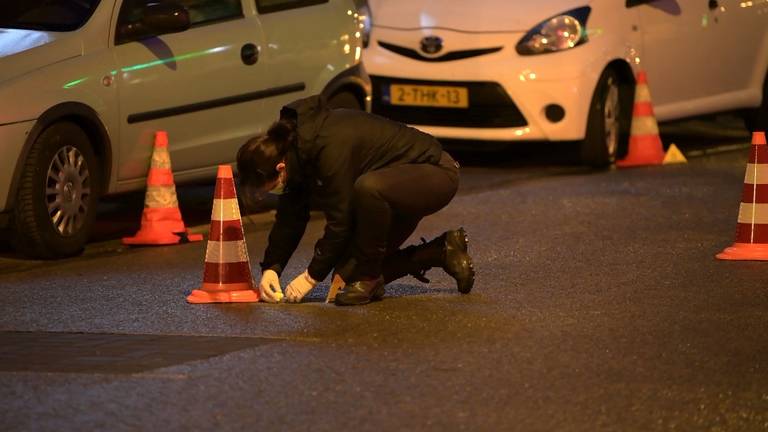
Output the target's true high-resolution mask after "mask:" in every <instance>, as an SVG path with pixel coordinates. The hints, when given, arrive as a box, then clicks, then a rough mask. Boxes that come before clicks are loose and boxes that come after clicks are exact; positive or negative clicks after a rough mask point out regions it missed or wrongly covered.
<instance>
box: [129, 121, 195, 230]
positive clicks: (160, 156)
mask: <svg viewBox="0 0 768 432" xmlns="http://www.w3.org/2000/svg"><path fill="white" fill-rule="evenodd" d="M202 239H203V236H202V234H190V233H188V232H187V228H186V227H185V226H184V220H182V218H181V212H180V211H179V201H178V199H177V198H176V185H175V183H174V181H173V171H172V170H171V156H170V154H169V153H168V134H167V133H166V132H165V131H158V132H155V147H154V149H153V150H152V161H151V163H150V166H149V174H148V175H147V192H146V194H145V195H144V212H143V213H142V215H141V228H140V229H139V231H138V232H137V233H136V235H134V236H133V237H123V244H127V245H170V244H177V243H182V242H183V243H186V242H192V241H200V240H202Z"/></svg>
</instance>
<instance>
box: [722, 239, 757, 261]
mask: <svg viewBox="0 0 768 432" xmlns="http://www.w3.org/2000/svg"><path fill="white" fill-rule="evenodd" d="M715 256H716V257H717V259H721V260H732V261H735V260H739V261H768V245H765V244H755V243H734V244H733V246H730V247H727V248H725V250H723V251H722V252H720V253H719V254H717V255H715Z"/></svg>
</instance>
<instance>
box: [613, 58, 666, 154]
mask: <svg viewBox="0 0 768 432" xmlns="http://www.w3.org/2000/svg"><path fill="white" fill-rule="evenodd" d="M665 156H666V154H665V153H664V146H663V145H662V144H661V137H660V136H659V125H658V123H656V116H655V115H654V114H653V103H652V102H651V91H650V90H649V89H648V76H647V75H646V73H645V72H644V71H640V72H638V73H637V85H636V87H635V104H634V107H633V108H632V126H631V128H630V131H629V152H628V153H627V157H626V158H624V159H622V160H620V161H616V166H617V167H620V168H626V167H635V166H643V165H661V164H662V162H664V157H665Z"/></svg>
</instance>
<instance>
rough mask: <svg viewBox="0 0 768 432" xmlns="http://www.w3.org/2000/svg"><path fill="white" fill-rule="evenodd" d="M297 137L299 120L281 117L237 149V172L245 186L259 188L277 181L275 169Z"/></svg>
mask: <svg viewBox="0 0 768 432" xmlns="http://www.w3.org/2000/svg"><path fill="white" fill-rule="evenodd" d="M295 141H296V123H295V122H294V121H292V120H288V119H281V120H279V121H276V122H274V123H272V126H270V127H269V129H268V130H267V133H265V134H263V135H259V136H256V137H253V138H251V139H249V140H248V141H247V142H246V143H245V144H243V146H242V147H240V150H238V151H237V172H238V175H239V177H240V185H241V187H243V188H244V189H252V190H255V189H259V188H261V187H263V186H264V185H265V184H267V183H268V182H271V181H274V180H275V179H276V178H277V177H278V175H280V173H279V172H278V171H277V170H276V169H275V167H276V166H277V164H279V163H280V162H281V161H282V160H283V159H285V155H286V154H287V153H288V149H289V148H290V146H292V145H294V142H295Z"/></svg>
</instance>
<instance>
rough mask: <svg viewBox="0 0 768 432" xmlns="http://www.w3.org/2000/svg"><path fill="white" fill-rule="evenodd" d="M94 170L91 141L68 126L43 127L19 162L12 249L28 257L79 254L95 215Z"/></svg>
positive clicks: (95, 161)
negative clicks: (24, 158) (22, 165)
mask: <svg viewBox="0 0 768 432" xmlns="http://www.w3.org/2000/svg"><path fill="white" fill-rule="evenodd" d="M98 173H99V171H98V169H97V160H96V156H95V155H94V153H93V150H92V147H91V142H90V140H89V139H88V136H87V135H86V134H85V132H84V131H83V130H82V129H80V127H78V126H77V125H76V124H74V123H71V122H59V123H54V124H53V125H51V126H49V127H48V128H46V129H45V130H44V131H43V132H42V133H41V134H40V136H39V137H38V138H37V139H36V140H35V142H34V144H32V148H31V149H30V151H29V154H28V155H27V159H26V161H25V162H24V167H23V171H22V174H21V178H20V181H19V188H18V192H17V198H16V205H15V210H14V214H13V225H14V231H15V232H14V235H13V237H14V239H13V240H14V241H13V243H14V246H15V247H16V249H17V250H18V251H20V252H22V253H23V254H25V255H28V256H30V257H34V258H44V259H50V258H64V257H68V256H72V255H76V254H78V253H80V252H81V251H82V250H83V248H84V246H85V242H86V240H87V239H88V233H89V231H90V228H91V225H93V220H94V217H95V215H96V201H97V197H98V192H99V185H100V182H99V180H100V179H99V175H98Z"/></svg>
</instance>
